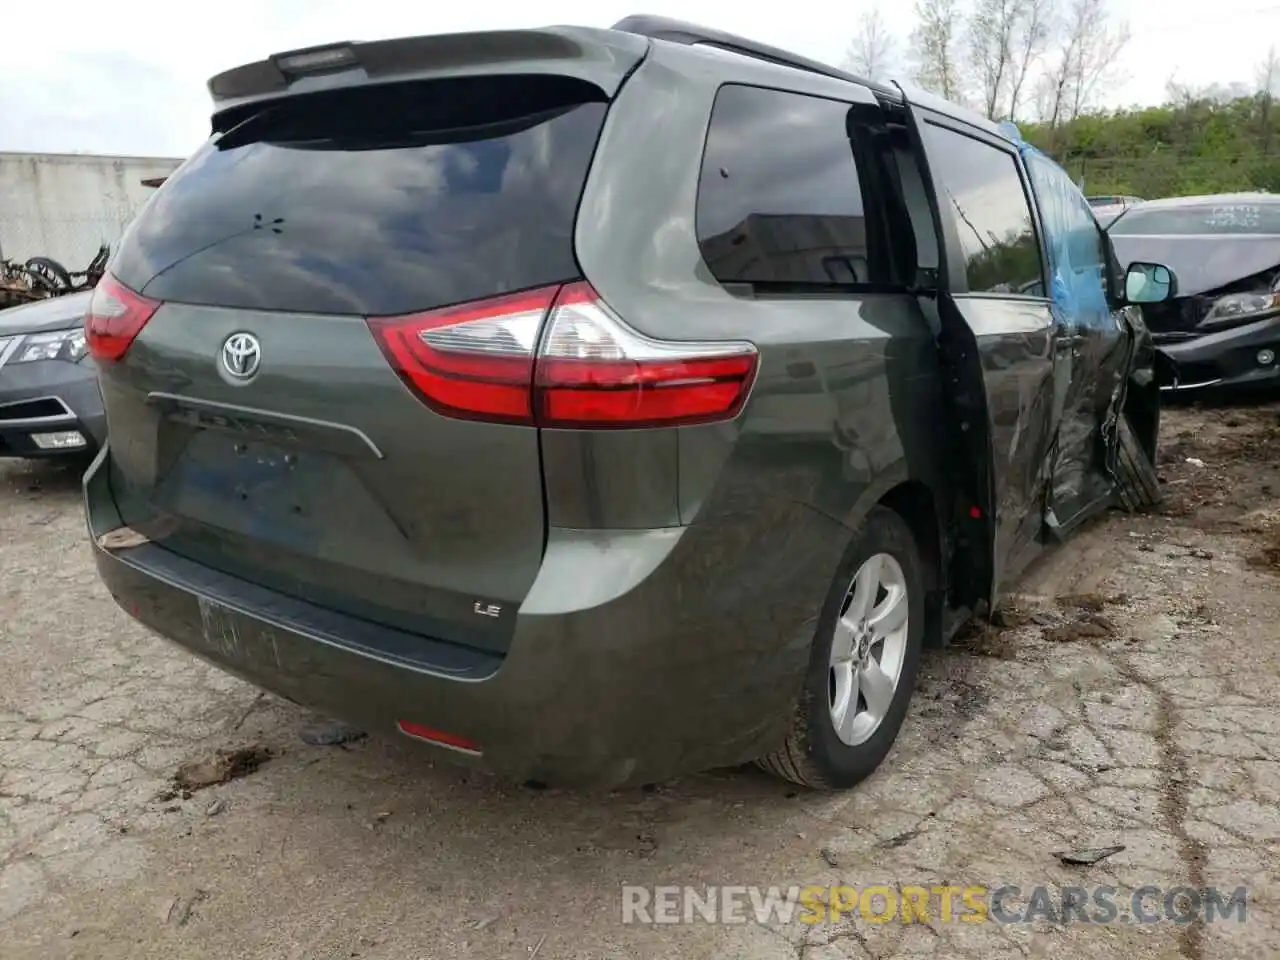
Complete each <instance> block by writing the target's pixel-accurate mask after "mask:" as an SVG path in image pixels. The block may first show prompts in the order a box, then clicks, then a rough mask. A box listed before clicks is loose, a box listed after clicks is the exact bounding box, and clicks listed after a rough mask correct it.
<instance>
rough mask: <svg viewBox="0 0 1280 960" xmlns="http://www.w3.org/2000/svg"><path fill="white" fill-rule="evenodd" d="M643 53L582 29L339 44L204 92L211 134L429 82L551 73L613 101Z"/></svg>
mask: <svg viewBox="0 0 1280 960" xmlns="http://www.w3.org/2000/svg"><path fill="white" fill-rule="evenodd" d="M648 46H649V45H648V41H646V40H644V39H643V38H641V37H638V36H636V35H633V34H627V33H619V32H616V31H610V30H596V29H590V28H586V27H544V28H540V29H536V30H495V31H485V32H470V33H451V34H438V35H434V36H424V37H405V38H400V39H395V40H377V41H373V42H359V41H353V40H344V41H340V42H335V43H328V44H324V45H322V46H316V47H305V48H303V49H300V50H289V51H286V52H284V53H277V54H273V55H272V56H269V57H267V58H266V59H264V60H259V61H257V62H256V63H247V64H244V65H243V66H239V67H234V68H232V69H231V70H226V71H224V72H222V73H219V74H217V75H216V76H214V77H212V78H211V79H210V80H209V83H208V88H209V94H210V96H211V97H212V98H213V104H214V129H215V130H218V129H220V128H222V127H223V126H224V124H223V123H220V118H222V120H223V121H225V119H226V118H227V117H228V115H230V114H239V113H240V112H241V108H244V107H246V106H249V105H256V104H260V103H264V102H267V101H271V100H277V99H279V98H281V97H285V96H293V95H295V94H304V93H313V92H317V91H320V90H331V89H335V88H338V87H358V86H372V85H375V84H379V83H386V82H389V81H393V80H411V79H427V78H429V77H433V76H465V75H468V74H475V73H481V72H483V73H486V74H494V73H557V74H560V75H562V76H570V77H577V78H579V79H582V80H586V81H588V82H591V83H594V84H596V85H597V86H600V87H601V88H602V89H604V90H605V93H606V95H608V96H613V94H614V93H616V92H617V87H618V86H619V85H620V84H621V82H622V80H623V79H625V77H626V75H627V74H628V73H629V72H630V71H631V70H632V69H633V68H634V67H635V65H636V64H637V63H639V62H640V60H641V59H643V58H644V55H645V53H646V52H647V51H648Z"/></svg>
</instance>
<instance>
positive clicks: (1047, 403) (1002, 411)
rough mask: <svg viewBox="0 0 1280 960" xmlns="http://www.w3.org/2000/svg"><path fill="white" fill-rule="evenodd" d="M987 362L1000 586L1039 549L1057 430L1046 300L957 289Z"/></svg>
mask: <svg viewBox="0 0 1280 960" xmlns="http://www.w3.org/2000/svg"><path fill="white" fill-rule="evenodd" d="M955 301H956V304H957V306H958V307H959V309H960V312H961V313H962V315H963V316H964V318H965V320H966V322H967V323H968V324H969V326H970V328H971V329H972V330H973V333H974V336H975V338H976V339H977V342H978V353H979V356H980V358H981V361H982V370H983V381H984V385H985V390H986V397H987V408H988V411H989V416H990V421H991V423H990V430H991V450H992V469H993V471H994V474H993V478H992V479H993V485H994V487H995V491H996V503H995V509H996V517H995V549H994V570H993V571H992V574H993V583H994V586H995V591H994V592H995V593H997V594H998V593H999V592H1000V589H1001V587H1002V586H1003V585H1004V584H1007V583H1008V582H1009V580H1010V579H1012V578H1014V577H1016V576H1017V574H1018V573H1019V572H1020V570H1021V569H1022V568H1024V567H1025V566H1026V564H1027V563H1028V562H1029V561H1030V560H1031V558H1032V557H1033V556H1034V554H1035V552H1036V550H1037V549H1038V544H1039V538H1040V533H1041V530H1042V521H1043V517H1042V510H1043V490H1044V484H1045V482H1046V480H1047V479H1048V476H1047V471H1048V465H1049V454H1050V451H1051V448H1052V443H1053V437H1054V418H1053V409H1054V408H1053V399H1054V356H1053V349H1054V335H1053V331H1054V326H1053V317H1052V313H1051V311H1050V307H1049V303H1048V302H1047V301H1042V300H1036V299H1031V298H1025V299H999V298H995V297H980V296H958V297H956V298H955Z"/></svg>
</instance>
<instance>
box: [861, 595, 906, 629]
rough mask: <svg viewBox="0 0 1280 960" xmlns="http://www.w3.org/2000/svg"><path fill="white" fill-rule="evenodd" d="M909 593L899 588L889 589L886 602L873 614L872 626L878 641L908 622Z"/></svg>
mask: <svg viewBox="0 0 1280 960" xmlns="http://www.w3.org/2000/svg"><path fill="white" fill-rule="evenodd" d="M907 608H908V604H907V591H906V590H904V589H903V588H902V587H899V586H892V587H890V588H889V592H888V596H886V597H885V598H884V602H883V603H882V604H880V606H878V607H876V608H875V610H873V611H872V612H871V619H870V626H871V629H872V631H873V632H874V633H875V636H876V639H877V640H883V639H884V638H885V637H886V636H888V635H889V634H891V633H894V632H895V631H897V630H900V629H901V628H902V626H903V625H904V624H905V623H906V622H907Z"/></svg>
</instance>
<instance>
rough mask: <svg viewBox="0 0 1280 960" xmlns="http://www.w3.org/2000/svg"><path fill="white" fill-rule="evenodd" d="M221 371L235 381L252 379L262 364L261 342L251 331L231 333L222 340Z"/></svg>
mask: <svg viewBox="0 0 1280 960" xmlns="http://www.w3.org/2000/svg"><path fill="white" fill-rule="evenodd" d="M220 359H221V361H222V363H221V366H222V370H223V372H224V373H225V374H226V375H227V376H228V377H229V378H230V379H232V380H234V381H236V382H237V383H244V382H245V381H246V380H252V379H253V376H254V374H256V373H257V372H258V367H259V366H260V365H261V364H262V344H260V343H259V342H258V338H257V337H255V336H254V335H253V334H251V333H233V334H232V335H231V336H229V337H227V339H226V340H224V341H223V342H222V355H221V358H220Z"/></svg>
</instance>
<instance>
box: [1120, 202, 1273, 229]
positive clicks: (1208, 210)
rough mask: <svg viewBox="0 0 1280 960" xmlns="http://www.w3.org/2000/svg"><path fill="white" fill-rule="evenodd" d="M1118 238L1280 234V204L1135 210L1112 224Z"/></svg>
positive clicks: (1211, 205) (1217, 205) (1235, 204)
mask: <svg viewBox="0 0 1280 960" xmlns="http://www.w3.org/2000/svg"><path fill="white" fill-rule="evenodd" d="M1111 232H1112V233H1113V234H1116V235H1117V236H1146V237H1150V236H1188V235H1192V236H1194V235H1198V234H1215V233H1229V234H1278V235H1280V203H1247V202H1246V203H1220V204H1205V205H1203V206H1194V207H1182V208H1180V209H1168V208H1166V209H1163V210H1161V209H1159V208H1157V209H1152V208H1150V207H1135V208H1133V209H1131V210H1129V211H1128V212H1127V213H1126V214H1125V215H1124V216H1123V217H1121V218H1120V219H1118V220H1116V222H1115V223H1114V224H1112V227H1111Z"/></svg>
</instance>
